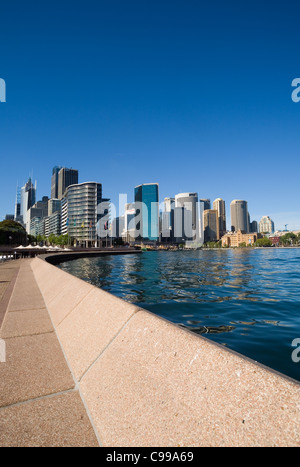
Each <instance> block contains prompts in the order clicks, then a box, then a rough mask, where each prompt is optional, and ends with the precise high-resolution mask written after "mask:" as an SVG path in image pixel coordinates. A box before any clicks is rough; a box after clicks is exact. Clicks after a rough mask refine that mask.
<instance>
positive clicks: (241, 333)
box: [60, 248, 300, 381]
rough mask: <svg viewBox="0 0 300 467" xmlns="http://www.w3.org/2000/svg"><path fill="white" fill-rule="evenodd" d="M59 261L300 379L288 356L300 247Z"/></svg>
mask: <svg viewBox="0 0 300 467" xmlns="http://www.w3.org/2000/svg"><path fill="white" fill-rule="evenodd" d="M60 267H61V268H62V269H63V270H65V271H67V272H69V273H71V274H73V275H75V276H77V277H80V278H81V279H83V280H85V281H87V282H89V283H91V284H93V285H95V286H97V287H101V288H103V289H104V290H107V291H108V292H110V293H112V294H114V295H117V296H118V297H121V298H123V299H124V300H127V301H128V302H131V303H134V304H136V305H138V306H140V307H143V308H145V309H147V310H149V311H151V312H153V313H155V314H157V315H159V316H162V317H163V318H165V319H167V320H169V321H172V322H173V323H175V324H177V325H180V326H184V327H186V328H188V329H189V330H191V331H192V332H195V333H198V334H202V335H204V336H205V337H207V338H209V339H212V340H214V341H216V342H218V343H220V344H223V345H225V346H227V347H228V348H231V349H233V350H235V351H237V352H239V353H241V354H243V355H245V356H247V357H250V358H252V359H254V360H256V361H258V362H260V363H262V364H264V365H267V366H269V367H270V368H272V369H274V370H277V371H279V372H281V373H283V374H285V375H287V376H290V377H292V378H294V379H296V380H298V381H300V362H299V363H297V362H296V361H293V359H292V352H293V351H295V347H293V346H292V342H293V340H294V339H296V338H300V249H297V248H294V249H281V248H278V249H266V248H261V249H236V250H225V249H224V250H219V249H218V250H207V251H205V250H197V251H195V250H194V251H186V250H184V251H150V252H144V253H143V254H130V255H117V256H113V255H109V256H102V257H98V258H95V257H94V258H82V259H78V260H75V261H70V262H65V263H62V264H61V265H60ZM294 354H295V352H294ZM299 356H300V351H299Z"/></svg>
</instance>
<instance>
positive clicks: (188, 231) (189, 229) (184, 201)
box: [175, 193, 199, 241]
mask: <svg viewBox="0 0 300 467" xmlns="http://www.w3.org/2000/svg"><path fill="white" fill-rule="evenodd" d="M198 207H199V203H198V193H178V194H177V195H175V209H176V208H182V211H181V212H182V215H183V225H184V231H183V232H182V234H181V237H182V239H184V240H190V241H196V240H197V239H198V238H199V212H198ZM180 222H181V221H180V211H178V212H176V214H175V224H176V223H177V225H176V227H175V228H176V232H177V233H176V237H178V224H179V223H180Z"/></svg>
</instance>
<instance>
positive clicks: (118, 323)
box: [57, 288, 138, 380]
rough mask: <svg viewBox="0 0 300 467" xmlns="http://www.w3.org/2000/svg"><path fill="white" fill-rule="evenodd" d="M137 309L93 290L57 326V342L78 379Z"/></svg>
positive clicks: (104, 293) (97, 290)
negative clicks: (59, 343) (58, 341)
mask: <svg viewBox="0 0 300 467" xmlns="http://www.w3.org/2000/svg"><path fill="white" fill-rule="evenodd" d="M137 310H138V308H137V307H135V306H133V305H129V304H128V303H126V302H124V301H123V300H120V299H117V298H116V297H114V296H112V295H110V294H108V293H106V292H104V291H102V290H99V289H96V288H93V290H92V291H91V292H90V293H89V294H88V295H87V296H86V297H85V298H84V299H83V300H82V301H81V302H80V304H79V305H78V306H77V307H75V308H74V310H73V311H72V312H71V313H70V314H69V315H68V316H67V317H66V318H65V319H64V320H63V321H62V323H61V324H60V325H59V326H57V334H58V336H59V339H60V342H61V344H62V346H63V348H64V351H65V353H66V356H67V358H68V362H69V364H70V366H71V368H72V371H73V372H74V374H75V377H76V378H77V379H78V380H80V379H81V377H82V375H83V374H84V372H85V371H86V370H87V369H88V368H89V367H90V365H92V364H93V362H94V361H95V360H96V358H97V357H98V356H99V355H100V354H101V352H103V350H104V349H105V348H106V346H107V345H109V343H110V342H111V340H112V339H113V338H114V337H115V335H116V334H118V332H119V331H120V330H121V328H122V327H123V326H124V325H125V324H126V322H127V321H128V319H129V318H130V317H131V316H132V315H133V314H134V313H135V312H136V311H137Z"/></svg>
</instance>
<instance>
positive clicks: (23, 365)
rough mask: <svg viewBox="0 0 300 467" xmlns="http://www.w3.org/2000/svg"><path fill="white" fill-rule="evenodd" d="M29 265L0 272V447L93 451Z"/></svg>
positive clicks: (90, 434) (81, 408)
mask: <svg viewBox="0 0 300 467" xmlns="http://www.w3.org/2000/svg"><path fill="white" fill-rule="evenodd" d="M31 261H32V260H30V259H23V260H22V259H20V260H16V261H9V262H7V263H4V264H2V265H1V266H0V279H1V282H0V285H1V302H0V337H1V338H2V339H4V340H5V343H6V362H5V363H0V447H7V446H8V447H12V446H13V447H31V446H32V447H44V446H53V447H55V446H57V447H59V446H61V447H63V446H66V447H68V446H74V447H76V446H80V447H81V446H98V441H97V438H96V436H95V433H94V430H93V428H92V426H91V423H90V420H89V417H88V415H87V412H86V409H85V407H84V404H83V402H82V399H81V397H80V394H79V391H78V389H76V387H75V381H74V379H73V377H72V374H71V372H70V369H69V367H68V365H67V363H66V360H65V357H64V354H63V351H62V349H61V347H60V344H59V342H58V339H57V336H56V334H55V331H54V328H53V325H52V323H51V319H50V317H49V313H48V311H47V309H46V306H45V302H44V299H43V297H42V294H41V292H40V290H39V287H38V285H37V283H36V281H35V278H34V275H33V271H32V269H31V267H30V263H31ZM6 310H7V313H6V316H5V317H4V313H5V311H6ZM1 324H2V326H1Z"/></svg>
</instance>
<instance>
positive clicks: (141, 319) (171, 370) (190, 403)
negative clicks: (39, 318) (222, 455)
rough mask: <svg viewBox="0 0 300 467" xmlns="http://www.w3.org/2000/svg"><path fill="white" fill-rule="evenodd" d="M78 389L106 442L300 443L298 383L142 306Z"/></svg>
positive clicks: (197, 443) (181, 443)
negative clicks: (175, 324) (143, 309)
mask: <svg viewBox="0 0 300 467" xmlns="http://www.w3.org/2000/svg"><path fill="white" fill-rule="evenodd" d="M81 389H82V392H83V395H84V397H85V399H86V401H87V404H88V406H89V408H90V411H91V414H92V417H93V419H94V423H95V426H96V427H97V429H98V431H99V433H101V437H102V440H103V444H104V445H108V446H111V445H114V446H149V445H151V446H295V445H299V433H300V418H299V416H300V413H299V385H297V384H294V383H292V382H291V381H289V380H287V379H285V378H283V377H280V376H278V374H275V373H273V372H271V371H268V370H266V369H265V368H263V367H260V366H257V365H256V364H254V363H253V362H251V361H250V360H247V359H244V358H241V357H240V356H239V355H237V354H235V353H232V352H229V351H228V350H227V349H224V348H222V347H221V346H217V345H215V344H214V343H212V342H210V341H208V340H206V339H205V338H199V336H196V335H193V334H191V333H189V332H186V331H185V330H183V329H180V328H178V327H176V326H173V325H172V324H170V323H168V322H166V321H164V320H162V319H160V318H157V317H156V316H154V315H151V314H150V313H148V312H145V311H140V312H138V313H137V314H135V315H134V316H133V317H132V318H131V320H130V322H129V323H128V324H127V325H126V326H125V327H124V328H123V330H122V332H121V333H120V334H119V335H118V336H117V337H116V339H115V340H114V342H113V343H112V344H111V346H110V347H109V348H107V349H106V351H105V352H104V353H103V355H102V356H101V357H100V358H99V359H98V361H97V362H96V363H95V365H94V366H93V367H92V368H91V369H90V370H89V371H88V372H87V374H86V375H85V376H84V378H83V379H82V382H81Z"/></svg>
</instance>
